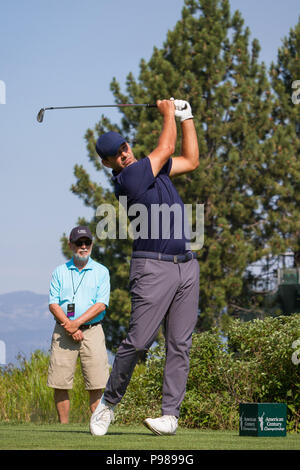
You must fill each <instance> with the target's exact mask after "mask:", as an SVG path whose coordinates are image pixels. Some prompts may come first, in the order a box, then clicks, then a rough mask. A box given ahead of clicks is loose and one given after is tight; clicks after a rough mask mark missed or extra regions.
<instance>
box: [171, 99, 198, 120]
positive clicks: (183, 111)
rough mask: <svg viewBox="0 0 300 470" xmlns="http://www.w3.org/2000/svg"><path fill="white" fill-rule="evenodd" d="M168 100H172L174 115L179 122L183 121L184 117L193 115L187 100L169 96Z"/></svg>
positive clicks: (188, 117) (189, 117) (187, 117)
mask: <svg viewBox="0 0 300 470" xmlns="http://www.w3.org/2000/svg"><path fill="white" fill-rule="evenodd" d="M170 100H171V101H174V105H175V116H176V117H178V118H179V119H180V121H181V122H183V121H185V120H186V119H192V118H193V117H194V116H193V115H192V108H191V105H190V103H189V102H188V101H184V100H174V98H170Z"/></svg>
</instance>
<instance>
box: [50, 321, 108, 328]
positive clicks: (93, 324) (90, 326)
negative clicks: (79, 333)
mask: <svg viewBox="0 0 300 470" xmlns="http://www.w3.org/2000/svg"><path fill="white" fill-rule="evenodd" d="M56 323H57V324H58V325H60V324H61V323H59V322H58V321H57V322H56ZM100 323H101V321H97V322H96V323H90V324H89V325H87V324H86V325H81V326H80V327H79V330H87V329H89V328H92V326H96V325H99V324H100Z"/></svg>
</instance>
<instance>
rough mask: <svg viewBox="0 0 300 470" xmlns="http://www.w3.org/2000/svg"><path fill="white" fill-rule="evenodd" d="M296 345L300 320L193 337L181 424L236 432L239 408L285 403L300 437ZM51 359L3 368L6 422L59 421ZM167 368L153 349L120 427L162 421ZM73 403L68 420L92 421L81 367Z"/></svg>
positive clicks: (131, 389)
mask: <svg viewBox="0 0 300 470" xmlns="http://www.w3.org/2000/svg"><path fill="white" fill-rule="evenodd" d="M222 334H223V335H224V334H225V335H226V340H225V338H224V336H222ZM298 339H300V316H299V315H292V316H280V317H267V318H265V319H264V320H252V321H249V322H243V321H241V320H231V321H230V322H229V323H228V325H227V327H226V332H221V331H219V330H217V329H214V330H212V331H210V332H204V333H199V334H194V335H193V342H192V347H191V351H190V372H189V377H188V382H187V389H186V394H185V398H184V400H183V402H182V406H181V415H180V424H181V426H186V427H191V428H196V427H198V428H211V429H237V428H238V419H239V416H238V412H239V403H241V402H261V403H262V402H284V403H287V405H288V430H290V431H298V425H299V418H300V369H299V368H300V364H299V365H295V364H294V363H293V362H292V360H291V358H292V354H293V352H294V349H293V348H292V344H293V342H294V341H295V340H298ZM48 361H49V357H48V355H45V354H44V353H42V352H41V351H36V352H35V353H34V354H33V355H32V356H31V358H30V360H29V361H26V360H25V359H24V358H20V363H21V366H20V367H19V368H17V367H12V366H8V367H5V368H2V369H0V419H1V420H2V421H3V420H5V421H35V422H53V421H57V416H56V410H55V406H54V400H53V391H52V390H51V389H49V388H48V387H47V385H46V383H47V370H48ZM164 362H165V350H164V346H163V344H160V345H158V346H157V347H155V348H152V349H151V350H150V353H149V354H148V357H147V360H146V362H145V363H144V364H138V365H137V366H136V368H135V370H134V372H133V375H132V379H131V381H130V384H129V386H128V388H127V391H126V394H125V396H124V398H123V400H122V401H121V403H120V404H119V405H118V406H117V407H116V413H115V416H116V423H119V424H121V423H123V424H133V423H141V422H142V420H143V419H144V418H145V417H146V416H159V415H160V413H161V399H162V382H163V370H164ZM70 399H71V412H70V421H71V422H86V423H88V421H89V418H90V412H89V403H88V401H89V400H88V393H87V392H86V391H85V390H84V383H83V378H82V374H81V370H80V365H79V362H78V364H77V369H76V374H75V379H74V386H73V390H72V391H70Z"/></svg>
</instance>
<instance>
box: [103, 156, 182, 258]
mask: <svg viewBox="0 0 300 470" xmlns="http://www.w3.org/2000/svg"><path fill="white" fill-rule="evenodd" d="M171 167H172V159H171V158H170V159H169V160H168V162H167V163H166V164H165V165H164V167H163V168H162V169H161V170H160V172H159V173H158V175H157V176H156V177H154V175H153V172H152V168H151V162H150V159H149V158H148V157H145V158H143V159H141V160H139V161H137V162H134V163H132V164H131V165H129V166H128V167H126V168H124V169H123V170H122V171H121V172H120V173H119V174H115V173H114V172H113V178H112V180H113V184H114V188H115V195H116V197H117V198H118V199H119V198H120V196H127V213H128V217H129V220H130V222H132V223H134V220H136V221H137V220H138V221H139V222H140V224H138V225H137V226H135V228H136V234H135V237H134V242H133V251H154V252H158V253H167V254H172V255H177V254H180V253H185V252H186V251H188V246H189V231H188V228H187V227H188V224H187V220H186V217H185V215H184V214H185V211H184V204H183V202H182V200H181V198H180V196H179V194H178V192H177V191H176V188H175V186H174V185H173V183H172V181H171V180H170V178H169V174H170V171H171ZM136 204H142V205H143V208H142V209H143V210H142V211H139V210H138V206H136ZM130 212H131V215H130ZM133 213H134V214H135V215H132V214H133ZM142 224H143V227H142Z"/></svg>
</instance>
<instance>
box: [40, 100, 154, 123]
mask: <svg viewBox="0 0 300 470" xmlns="http://www.w3.org/2000/svg"><path fill="white" fill-rule="evenodd" d="M128 106H145V107H147V108H156V107H157V106H156V104H140V103H121V104H92V105H84V106H50V107H48V108H42V109H40V111H39V112H38V115H37V120H38V122H42V121H43V119H44V113H45V111H48V110H49V109H75V108H124V107H128Z"/></svg>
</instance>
